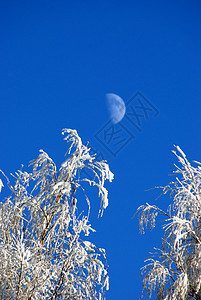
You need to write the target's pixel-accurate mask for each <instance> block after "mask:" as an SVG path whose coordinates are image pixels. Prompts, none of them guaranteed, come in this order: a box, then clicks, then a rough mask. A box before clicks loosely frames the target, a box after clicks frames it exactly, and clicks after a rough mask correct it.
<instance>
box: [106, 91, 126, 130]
mask: <svg viewBox="0 0 201 300" xmlns="http://www.w3.org/2000/svg"><path fill="white" fill-rule="evenodd" d="M106 102H107V107H108V110H109V113H110V117H111V119H112V122H113V123H114V124H117V123H119V122H120V121H121V120H122V119H123V117H124V115H125V112H126V105H125V103H124V101H123V99H121V97H119V96H118V95H116V94H112V93H109V94H106Z"/></svg>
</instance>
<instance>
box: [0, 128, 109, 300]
mask: <svg viewBox="0 0 201 300" xmlns="http://www.w3.org/2000/svg"><path fill="white" fill-rule="evenodd" d="M62 134H63V135H64V136H65V137H64V139H65V140H66V141H67V142H70V147H69V151H68V154H67V159H66V160H65V161H64V162H63V163H62V165H61V167H60V169H59V170H57V168H56V165H55V163H54V162H53V160H52V159H51V158H50V157H49V156H48V154H47V153H45V152H44V151H43V150H40V154H39V156H38V158H37V159H35V160H33V161H32V162H31V165H32V171H31V173H28V172H25V171H22V169H21V170H19V171H17V172H16V173H15V174H14V175H13V177H14V179H13V181H14V183H13V184H12V183H11V181H12V180H9V179H8V177H7V176H6V175H5V177H6V180H7V184H8V187H9V189H10V191H11V192H10V193H9V194H10V195H9V196H8V197H7V198H5V199H3V200H2V201H1V203H0V299H19V300H22V299H27V300H28V299H29V300H31V299H37V300H38V299H51V300H53V299H70V300H72V299H76V300H77V299H80V300H81V299H82V300H83V299H91V300H92V299H93V300H94V299H97V300H100V299H105V290H107V289H108V284H109V282H108V280H109V279H108V273H107V263H106V255H105V250H104V249H101V248H97V247H96V246H95V245H94V244H93V243H92V242H90V241H89V240H87V239H86V237H87V236H88V235H89V234H90V232H91V231H95V230H94V229H93V228H92V227H91V225H90V223H89V213H90V200H89V198H88V197H87V194H86V185H88V184H89V185H91V186H96V187H97V188H98V191H99V196H100V197H101V206H100V211H99V213H100V215H101V216H102V214H103V211H104V209H105V208H106V207H107V205H108V192H107V190H106V188H105V187H104V182H105V180H106V179H108V180H109V181H112V179H113V174H112V173H111V171H110V170H109V167H108V165H107V163H106V162H105V161H96V160H95V156H94V155H90V148H88V146H84V145H83V144H82V141H81V139H80V137H79V136H78V134H77V132H76V130H68V129H64V130H63V131H62ZM82 170H87V172H81V171H82ZM90 172H91V175H90V176H89V177H90V178H87V177H86V176H81V174H89V173H90ZM2 173H3V172H2ZM4 185H5V183H4ZM2 187H3V182H2V180H0V189H1V188H2ZM80 191H81V192H80ZM82 193H83V197H84V199H86V203H87V207H88V209H87V210H86V213H84V212H83V211H80V210H78V209H79V203H80V201H81V200H83V197H81V196H82ZM80 197H81V198H80Z"/></svg>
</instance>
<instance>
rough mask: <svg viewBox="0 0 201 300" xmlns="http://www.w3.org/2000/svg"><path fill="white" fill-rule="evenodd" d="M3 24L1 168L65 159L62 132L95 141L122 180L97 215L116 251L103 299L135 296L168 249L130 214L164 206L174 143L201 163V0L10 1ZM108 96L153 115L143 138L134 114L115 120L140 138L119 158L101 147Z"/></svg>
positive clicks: (110, 249) (103, 239)
mask: <svg viewBox="0 0 201 300" xmlns="http://www.w3.org/2000/svg"><path fill="white" fill-rule="evenodd" d="M0 28H1V47H0V65H1V68H0V128H1V138H0V145H1V147H0V168H1V169H2V170H3V171H4V172H5V173H6V174H9V173H10V172H14V171H15V170H17V169H19V168H20V166H21V164H22V163H23V164H24V165H25V166H27V165H28V162H29V161H30V160H31V159H33V158H36V157H37V155H38V151H39V149H44V151H46V152H47V153H48V154H49V156H50V157H52V158H53V159H54V160H55V161H56V162H57V163H58V164H59V163H61V162H62V160H63V155H64V153H65V151H66V144H65V142H63V141H62V136H61V134H60V133H61V130H62V128H72V129H76V130H77V131H78V133H79V135H80V136H81V138H82V140H83V141H84V142H87V141H89V142H90V145H91V146H92V148H93V149H96V151H97V152H98V153H99V155H100V157H101V156H103V157H104V158H105V159H107V160H108V161H109V164H110V168H111V170H112V171H113V173H114V175H115V180H114V182H113V183H112V184H110V185H107V187H108V189H109V207H108V209H107V210H106V211H105V214H104V216H103V218H101V219H100V218H99V219H97V218H96V211H94V212H93V214H92V225H93V226H94V227H95V229H96V230H97V232H96V234H93V235H92V237H91V238H92V239H93V241H95V243H96V244H97V246H100V247H103V248H105V249H106V251H107V255H108V263H109V273H110V291H109V292H108V294H107V299H109V300H114V299H115V300H118V299H128V300H129V299H138V297H139V296H140V291H141V279H140V277H139V276H140V267H142V266H143V261H144V259H145V258H147V257H148V255H149V254H148V253H149V251H152V249H153V247H154V246H158V247H159V246H160V241H161V240H160V238H161V237H160V234H161V230H160V228H161V223H159V224H158V226H157V228H156V229H155V230H153V232H151V233H150V232H147V234H146V235H144V236H141V235H140V234H139V229H138V222H137V218H134V219H131V218H132V216H133V214H134V213H135V211H136V209H137V208H138V206H139V205H141V204H143V203H145V202H150V203H154V204H157V203H156V201H155V200H154V199H155V198H156V196H157V195H158V193H159V191H149V192H145V190H146V189H149V188H151V187H154V186H157V185H166V184H167V183H168V182H169V181H170V179H172V178H170V177H169V176H168V174H171V173H172V171H173V170H174V166H173V164H174V163H175V162H177V161H176V158H175V157H174V155H173V154H172V153H171V150H172V149H173V145H174V144H176V145H179V146H180V147H181V148H182V150H183V151H184V152H185V153H186V154H187V156H188V158H189V159H190V160H193V159H195V160H198V161H201V151H200V149H201V130H200V129H201V118H200V111H201V84H200V83H201V82H200V81H201V71H200V70H201V55H200V53H201V38H200V37H201V2H200V1H195V0H192V1H180V0H178V1H171V0H169V1H155V0H154V1H145V0H142V1H135V0H134V1H105V0H102V1H72V2H71V1H60V0H58V1H53V0H49V1H20V2H19V1H18V2H16V1H10V0H7V1H1V2H0ZM138 92H139V93H140V97H141V98H135V96H136V94H137V93H138ZM106 93H116V94H118V95H119V96H120V97H122V98H123V100H124V101H125V102H126V103H128V102H129V100H130V99H133V100H132V101H134V102H132V103H133V104H132V105H134V107H136V106H139V99H141V102H142V101H145V102H144V104H145V103H146V104H147V103H149V104H148V105H151V106H149V107H152V109H153V110H152V111H149V115H148V116H147V118H146V117H145V114H144V116H142V117H140V120H141V124H140V130H139V129H137V128H136V126H135V125H134V124H133V122H131V120H129V118H128V117H125V118H124V119H123V120H122V121H121V123H119V124H118V126H120V127H119V128H121V130H123V134H124V135H125V136H124V138H125V139H127V137H128V135H129V136H132V137H133V138H132V139H131V140H129V141H128V143H127V144H126V145H124V146H122V147H121V150H119V149H115V147H116V146H114V145H113V146H111V144H110V146H111V147H113V148H112V152H113V153H114V152H115V153H116V151H117V155H116V156H115V155H113V154H112V153H111V151H108V147H107V148H106V147H105V146H108V145H107V143H108V141H106V140H105V141H103V143H101V142H100V140H98V139H97V134H99V133H100V131H101V130H105V128H106V127H105V126H108V122H109V121H110V118H109V115H108V112H107V107H106V105H105V94H106ZM137 95H138V96H139V94H137ZM142 99H144V100H142ZM130 101H131V100H130ZM137 101H138V102H137ZM129 103H130V102H129ZM137 103H138V105H137ZM154 109H155V112H156V111H157V112H158V113H157V114H155V113H154ZM128 111H129V107H127V112H128ZM138 113H141V114H143V111H142V110H141V111H140V112H139V111H138ZM135 121H136V120H135ZM119 128H116V129H118V130H119ZM103 132H104V131H101V133H102V134H103ZM125 132H127V134H128V135H126V133H125ZM119 141H120V140H119ZM125 141H127V140H125ZM120 144H121V145H123V144H124V143H123V142H119V144H118V145H120ZM110 150H111V149H110ZM169 201H170V200H169V198H161V199H160V200H158V205H161V206H162V207H163V208H165V207H167V206H168V204H169V203H170V202H169ZM97 203H98V202H97ZM94 204H95V203H94ZM95 207H97V208H98V204H95Z"/></svg>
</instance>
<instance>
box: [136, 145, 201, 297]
mask: <svg viewBox="0 0 201 300" xmlns="http://www.w3.org/2000/svg"><path fill="white" fill-rule="evenodd" d="M176 149H177V152H175V151H173V152H174V154H175V155H176V156H177V158H178V160H179V162H180V164H181V167H178V166H176V171H175V172H174V173H176V176H177V177H176V180H175V181H174V182H171V183H170V184H169V185H168V186H166V187H164V188H163V189H162V191H163V192H162V194H166V193H168V192H169V193H170V197H171V198H172V200H173V201H172V204H171V205H170V206H169V208H168V210H167V212H165V211H163V210H161V209H160V208H158V207H157V206H155V205H150V204H148V203H146V205H142V206H140V207H139V208H138V213H139V215H138V216H139V225H140V229H141V233H144V228H146V227H148V226H150V229H153V228H154V227H155V218H156V216H157V215H162V216H163V217H164V219H165V222H164V226H163V229H164V236H163V239H162V246H161V249H155V250H156V253H155V254H153V256H152V257H151V258H150V259H148V260H146V265H145V266H144V267H143V268H142V275H143V295H142V297H143V296H144V297H145V298H146V296H148V297H149V298H151V297H152V295H153V292H155V293H156V296H155V298H156V299H157V300H159V299H164V300H173V299H179V300H183V299H201V164H200V163H199V162H194V163H195V164H196V165H195V167H193V166H192V165H191V164H190V163H189V162H188V160H187V158H186V156H185V154H184V153H183V152H182V150H181V149H180V148H179V147H178V146H176ZM153 297H154V295H153Z"/></svg>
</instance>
